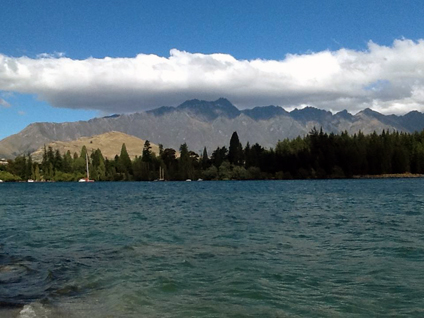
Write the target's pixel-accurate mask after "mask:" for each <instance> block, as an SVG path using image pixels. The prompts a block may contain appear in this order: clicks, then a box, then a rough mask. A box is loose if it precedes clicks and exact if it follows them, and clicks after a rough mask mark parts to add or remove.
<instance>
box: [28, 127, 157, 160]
mask: <svg viewBox="0 0 424 318" xmlns="http://www.w3.org/2000/svg"><path fill="white" fill-rule="evenodd" d="M123 143H125V146H126V148H127V152H128V154H129V156H130V157H131V159H134V158H135V156H141V154H142V152H143V146H144V143H145V140H143V139H140V138H137V137H135V136H130V135H127V134H124V133H122V132H117V131H111V132H107V133H104V134H101V135H96V136H92V137H81V138H79V139H77V140H73V141H54V142H51V143H49V144H46V147H49V146H51V147H52V148H53V149H54V150H56V149H58V150H59V151H60V153H61V154H62V155H63V154H64V153H66V152H67V151H68V150H69V151H70V152H71V154H72V155H73V154H74V153H75V152H76V153H78V154H79V153H80V151H81V148H82V146H84V145H85V146H86V147H87V151H88V153H91V152H92V151H93V150H96V149H100V150H101V151H102V154H103V157H105V158H108V159H109V160H111V159H113V158H115V156H116V155H120V153H121V147H122V144H123ZM150 146H151V147H152V152H154V153H155V154H156V155H158V154H159V146H158V145H156V144H153V143H150ZM31 155H32V158H33V160H34V161H38V162H41V160H42V158H43V147H40V148H39V149H37V150H36V151H35V152H33V153H32V154H31Z"/></svg>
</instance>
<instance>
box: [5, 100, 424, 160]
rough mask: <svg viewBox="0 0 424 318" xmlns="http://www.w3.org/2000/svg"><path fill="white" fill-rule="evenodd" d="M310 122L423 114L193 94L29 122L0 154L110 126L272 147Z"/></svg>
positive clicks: (411, 125)
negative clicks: (126, 109)
mask: <svg viewBox="0 0 424 318" xmlns="http://www.w3.org/2000/svg"><path fill="white" fill-rule="evenodd" d="M313 127H316V128H318V129H319V128H321V127H322V129H323V130H324V131H326V132H334V133H341V132H343V131H347V132H348V133H350V134H353V133H357V132H358V131H362V132H363V133H365V134H368V133H372V132H374V131H376V132H377V133H381V132H382V131H383V130H391V131H393V130H397V131H404V132H413V131H421V130H422V129H424V114H423V113H421V112H418V111H412V112H409V113H407V114H405V115H402V116H397V115H383V114H380V113H378V112H376V111H373V110H371V109H365V110H363V111H360V112H359V113H357V114H355V115H352V114H350V113H349V112H347V111H346V110H344V111H341V112H338V113H336V114H332V113H331V112H329V111H325V110H321V109H317V108H314V107H306V108H303V109H295V110H293V111H291V112H287V111H286V110H284V109H283V108H281V107H279V106H259V107H255V108H253V109H245V110H239V109H238V108H237V107H235V106H234V105H233V104H232V103H231V102H230V101H228V100H227V99H225V98H220V99H218V100H216V101H203V100H197V99H193V100H189V101H186V102H184V103H182V104H181V105H179V106H177V107H169V106H164V107H160V108H156V109H153V110H149V111H144V112H139V113H133V114H122V115H119V114H115V115H111V116H106V117H101V118H94V119H90V120H88V121H77V122H67V123H47V122H45V123H33V124H30V125H28V126H27V127H26V128H25V129H23V130H22V131H21V132H19V133H17V134H15V135H11V136H9V137H6V138H4V139H3V140H1V141H0V158H14V157H16V156H17V155H20V154H23V153H30V152H33V151H35V150H36V149H38V148H39V147H41V146H43V145H44V144H48V143H50V142H52V141H71V140H76V139H78V138H81V137H90V136H94V135H99V134H103V133H106V132H110V131H119V132H123V133H125V134H128V135H133V136H136V137H139V138H141V139H144V140H146V139H147V140H149V141H150V142H153V143H155V144H163V145H164V147H165V148H174V149H176V150H178V149H179V147H180V145H181V144H183V143H187V145H188V147H189V149H191V150H193V151H195V152H198V153H200V152H201V151H202V150H203V147H207V149H208V151H209V152H211V151H212V150H214V149H215V148H216V147H218V146H228V143H229V140H230V137H231V134H232V133H233V132H234V131H237V134H238V136H239V138H240V141H241V142H242V143H243V144H245V143H246V142H250V144H254V143H259V144H260V145H262V146H264V147H275V145H276V143H277V142H278V140H283V139H285V138H295V137H297V136H304V135H306V134H307V133H308V132H310V131H311V129H312V128H313Z"/></svg>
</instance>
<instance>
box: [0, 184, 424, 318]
mask: <svg viewBox="0 0 424 318" xmlns="http://www.w3.org/2000/svg"><path fill="white" fill-rule="evenodd" d="M0 222H1V224H0V316H1V317H4V316H6V317H9V316H10V317H388V316H392V317H400V316H404V317H423V316H424V179H391V180H328V181H275V182H274V181H264V182H180V183H174V182H151V183H93V184H79V183H56V184H37V183H33V184H17V183H15V184H12V183H4V184H0Z"/></svg>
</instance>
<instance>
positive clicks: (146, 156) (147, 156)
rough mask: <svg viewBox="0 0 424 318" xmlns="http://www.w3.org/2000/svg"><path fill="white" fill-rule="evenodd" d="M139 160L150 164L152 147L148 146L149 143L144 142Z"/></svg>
mask: <svg viewBox="0 0 424 318" xmlns="http://www.w3.org/2000/svg"><path fill="white" fill-rule="evenodd" d="M141 159H142V160H143V161H144V162H148V163H151V162H152V147H151V146H150V141H148V140H146V141H145V142H144V146H143V153H142V156H141Z"/></svg>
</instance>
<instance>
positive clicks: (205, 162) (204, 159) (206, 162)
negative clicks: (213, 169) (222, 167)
mask: <svg viewBox="0 0 424 318" xmlns="http://www.w3.org/2000/svg"><path fill="white" fill-rule="evenodd" d="M208 167H209V158H208V151H207V150H206V147H205V148H204V149H203V155H202V169H203V170H206V169H207V168H208Z"/></svg>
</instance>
